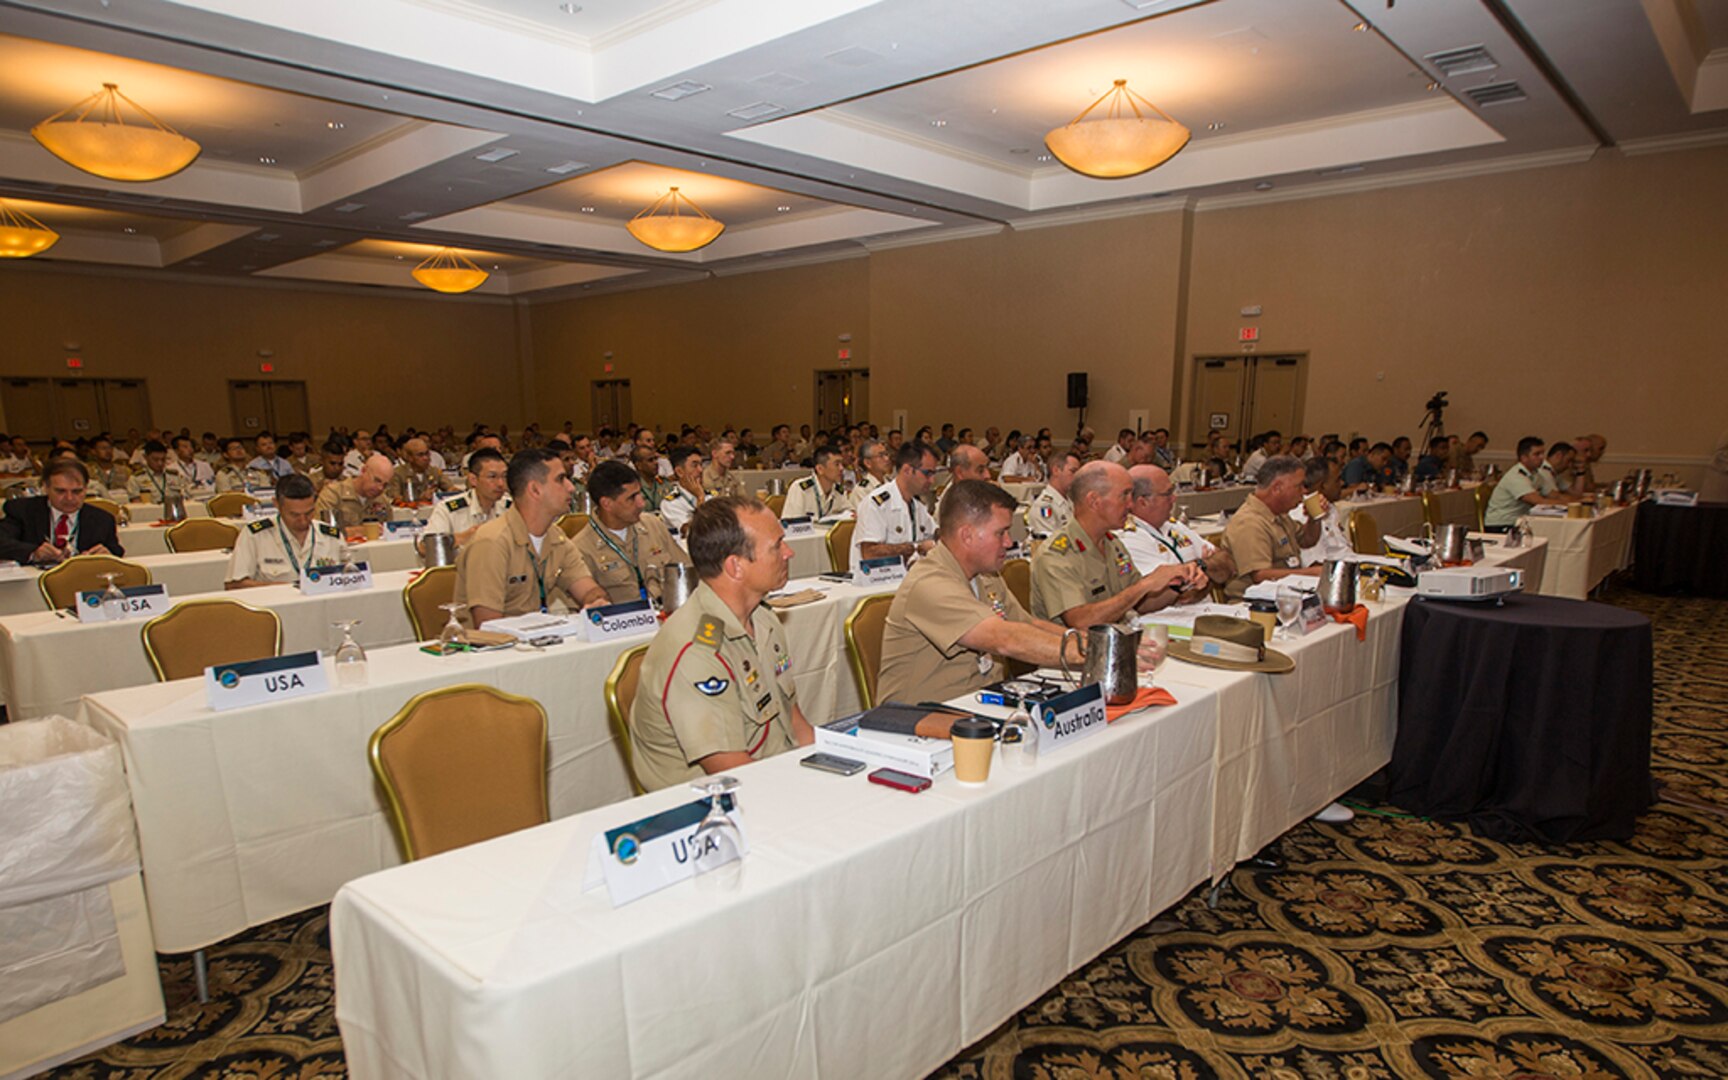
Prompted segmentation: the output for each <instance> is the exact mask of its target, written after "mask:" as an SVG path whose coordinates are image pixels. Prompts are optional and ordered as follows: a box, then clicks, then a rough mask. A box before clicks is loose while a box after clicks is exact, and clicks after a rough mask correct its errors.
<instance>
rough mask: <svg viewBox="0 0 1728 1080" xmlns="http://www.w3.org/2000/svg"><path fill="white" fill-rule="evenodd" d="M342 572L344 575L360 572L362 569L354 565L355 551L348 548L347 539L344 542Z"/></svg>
mask: <svg viewBox="0 0 1728 1080" xmlns="http://www.w3.org/2000/svg"><path fill="white" fill-rule="evenodd" d="M342 572H343V573H344V574H357V573H359V572H360V568H359V567H358V566H355V565H354V549H353V548H351V547H349V546H348V541H347V540H346V539H344V540H343V541H342Z"/></svg>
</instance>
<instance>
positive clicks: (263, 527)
mask: <svg viewBox="0 0 1728 1080" xmlns="http://www.w3.org/2000/svg"><path fill="white" fill-rule="evenodd" d="M274 524H276V522H275V521H274V520H273V519H271V518H259V519H258V520H257V521H254V522H253V523H252V524H250V525H248V526H246V531H247V532H255V533H261V532H266V531H268V530H269V528H270V526H272V525H274Z"/></svg>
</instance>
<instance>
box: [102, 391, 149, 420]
mask: <svg viewBox="0 0 1728 1080" xmlns="http://www.w3.org/2000/svg"><path fill="white" fill-rule="evenodd" d="M102 412H103V414H104V417H105V419H106V421H107V423H106V426H107V428H108V430H109V431H116V432H125V431H130V430H132V429H133V428H137V429H138V430H139V431H149V430H150V388H149V387H148V386H147V385H146V384H145V382H144V380H143V379H103V380H102Z"/></svg>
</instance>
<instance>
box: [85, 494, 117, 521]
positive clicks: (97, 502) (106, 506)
mask: <svg viewBox="0 0 1728 1080" xmlns="http://www.w3.org/2000/svg"><path fill="white" fill-rule="evenodd" d="M84 505H85V506H94V507H95V508H96V509H98V510H106V511H108V512H109V513H110V514H113V515H114V524H115V526H119V525H120V524H122V522H123V519H124V518H125V516H126V512H125V511H124V510H122V509H121V508H120V504H119V503H117V502H115V501H114V500H113V499H85V500H84Z"/></svg>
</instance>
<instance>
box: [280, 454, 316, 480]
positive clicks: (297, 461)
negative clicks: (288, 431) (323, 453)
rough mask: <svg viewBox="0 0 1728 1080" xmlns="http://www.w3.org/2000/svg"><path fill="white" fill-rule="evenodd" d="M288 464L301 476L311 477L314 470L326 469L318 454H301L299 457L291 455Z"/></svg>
mask: <svg viewBox="0 0 1728 1080" xmlns="http://www.w3.org/2000/svg"><path fill="white" fill-rule="evenodd" d="M287 462H288V465H289V467H290V468H292V469H293V470H294V471H295V472H297V473H299V474H300V475H301V476H311V475H312V472H313V470H314V469H316V470H319V471H322V470H323V468H324V465H323V463H322V459H321V458H320V457H319V456H318V455H317V454H301V455H300V456H299V457H295V456H294V455H293V454H289V455H288V457H287Z"/></svg>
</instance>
